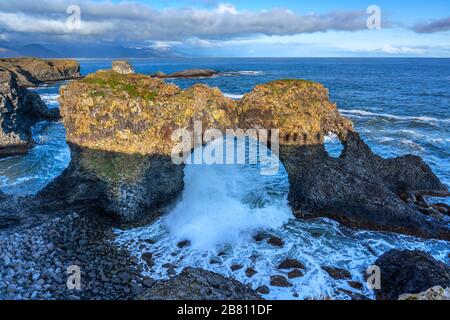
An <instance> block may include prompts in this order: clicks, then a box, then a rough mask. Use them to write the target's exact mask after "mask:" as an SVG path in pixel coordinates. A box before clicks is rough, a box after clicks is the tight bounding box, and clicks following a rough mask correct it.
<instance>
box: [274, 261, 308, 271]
mask: <svg viewBox="0 0 450 320" xmlns="http://www.w3.org/2000/svg"><path fill="white" fill-rule="evenodd" d="M294 268H300V269H305V266H304V265H303V263H301V262H300V261H298V260H297V259H286V260H284V261H283V262H281V263H280V264H279V265H278V269H294Z"/></svg>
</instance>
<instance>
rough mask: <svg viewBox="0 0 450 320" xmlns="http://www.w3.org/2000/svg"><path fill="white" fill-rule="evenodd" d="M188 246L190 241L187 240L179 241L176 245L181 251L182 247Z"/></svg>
mask: <svg viewBox="0 0 450 320" xmlns="http://www.w3.org/2000/svg"><path fill="white" fill-rule="evenodd" d="M190 245H191V241H189V240H183V241H180V242H178V243H177V247H178V248H180V249H182V248H184V247H188V246H190Z"/></svg>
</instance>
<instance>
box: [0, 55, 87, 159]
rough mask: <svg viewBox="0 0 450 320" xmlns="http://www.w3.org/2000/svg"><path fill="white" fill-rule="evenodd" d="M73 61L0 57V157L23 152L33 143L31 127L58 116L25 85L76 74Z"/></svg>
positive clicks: (76, 69) (74, 76) (77, 69)
mask: <svg viewBox="0 0 450 320" xmlns="http://www.w3.org/2000/svg"><path fill="white" fill-rule="evenodd" d="M79 72H80V66H79V64H78V63H77V62H76V61H63V60H55V61H52V60H42V59H32V58H20V59H19V58H18V59H0V157H8V156H14V155H19V154H26V153H27V152H28V150H29V149H30V148H32V147H33V144H34V142H33V140H32V138H31V127H32V126H33V125H35V124H36V123H37V122H40V121H57V120H59V119H60V114H59V110H58V109H49V108H48V107H47V106H46V105H45V103H44V102H43V101H42V100H41V98H40V96H39V95H38V94H37V93H35V92H32V91H30V90H28V89H27V88H26V87H30V86H38V85H40V84H42V83H44V82H48V81H59V80H68V79H74V78H78V77H80V73H79Z"/></svg>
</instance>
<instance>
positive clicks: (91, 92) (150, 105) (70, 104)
mask: <svg viewBox="0 0 450 320" xmlns="http://www.w3.org/2000/svg"><path fill="white" fill-rule="evenodd" d="M60 102H61V113H62V115H63V119H64V124H65V127H66V129H67V141H68V143H69V145H70V146H71V151H72V158H73V159H72V163H71V165H70V167H69V169H68V170H66V172H65V173H64V174H63V177H61V178H60V179H59V182H60V181H62V180H64V181H68V182H64V183H61V184H60V186H61V188H64V186H67V185H71V187H70V188H69V189H67V188H65V189H67V192H68V193H69V194H70V195H69V196H68V198H69V199H71V201H72V202H76V201H84V202H89V201H92V199H93V198H96V199H99V201H97V203H99V204H100V205H101V206H102V208H103V209H105V210H106V211H110V212H113V213H115V214H117V215H118V216H119V217H120V218H121V219H122V220H124V221H132V220H136V219H139V218H140V217H143V216H144V215H146V214H148V213H149V212H152V211H155V210H158V209H161V208H163V207H164V206H166V205H167V204H169V203H170V202H171V201H172V200H173V199H175V198H176V197H177V196H178V195H179V194H180V193H181V191H182V189H183V166H181V165H176V164H174V163H173V162H172V159H171V152H172V147H173V146H174V142H173V141H172V139H171V135H172V132H173V131H174V130H176V129H178V128H187V129H193V120H194V119H195V120H198V121H201V122H202V123H203V124H204V128H208V127H209V128H223V129H225V128H226V127H230V126H231V127H234V125H235V121H236V118H235V116H233V115H228V114H227V112H228V111H229V110H232V109H233V108H235V107H234V104H233V101H232V100H231V99H228V98H225V97H224V96H223V95H222V94H221V93H220V91H219V90H218V89H211V88H208V87H206V86H202V85H196V86H194V87H192V88H189V89H188V90H184V91H183V90H180V89H179V88H178V87H176V86H174V85H170V84H166V83H164V82H163V81H162V80H160V79H155V78H151V77H149V76H144V75H138V74H130V75H122V74H119V73H116V72H112V71H103V72H97V73H96V74H93V75H90V76H88V77H86V78H85V79H83V80H82V81H77V82H73V83H71V84H69V85H67V86H65V87H63V88H62V89H61V98H60ZM57 183H58V181H57ZM71 189H72V190H71ZM94 191H95V192H94ZM78 199H81V200H78Z"/></svg>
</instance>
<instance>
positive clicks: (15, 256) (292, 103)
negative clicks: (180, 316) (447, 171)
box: [0, 59, 450, 300]
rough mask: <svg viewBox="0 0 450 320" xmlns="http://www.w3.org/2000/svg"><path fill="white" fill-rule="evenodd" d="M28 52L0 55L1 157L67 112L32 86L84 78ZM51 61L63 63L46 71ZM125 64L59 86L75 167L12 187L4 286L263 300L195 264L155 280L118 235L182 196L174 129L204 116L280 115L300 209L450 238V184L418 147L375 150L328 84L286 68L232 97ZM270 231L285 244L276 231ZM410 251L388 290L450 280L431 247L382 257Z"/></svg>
mask: <svg viewBox="0 0 450 320" xmlns="http://www.w3.org/2000/svg"><path fill="white" fill-rule="evenodd" d="M17 63H18V62H17V61H16V60H14V61H13V60H11V61H10V62H8V63H6V62H5V60H0V76H1V78H0V80H1V81H0V84H1V87H0V89H1V91H0V98H1V99H0V103H1V104H0V111H1V112H2V113H1V118H0V119H1V121H2V128H3V131H0V144H1V146H0V156H2V155H6V156H7V155H13V154H18V153H25V152H26V151H27V150H28V149H29V148H30V147H31V146H32V141H31V135H30V133H29V130H30V127H31V125H33V124H34V123H36V122H38V121H41V120H57V119H59V113H58V114H56V111H51V110H49V109H48V108H47V107H46V106H45V104H43V102H42V101H41V100H40V98H39V97H38V96H37V95H36V94H35V93H32V92H30V91H29V90H27V89H26V88H23V85H30V84H31V85H38V84H40V83H42V81H53V80H61V79H62V78H65V79H73V78H78V77H79V66H78V67H77V66H74V65H73V63H72V62H70V63H67V65H66V64H65V63H66V62H58V63H57V62H54V61H53V62H50V61H47V62H40V61H36V59H33V60H30V61H29V60H26V61H25V63H24V65H26V66H28V68H29V69H28V70H31V71H32V72H31V71H27V72H24V71H23V70H24V69H25V68H24V67H20V68H19V67H18V64H17ZM29 64H31V65H32V66H33V67H29ZM43 64H44V67H41V66H42V65H43ZM12 66H14V67H12ZM48 66H51V67H52V68H54V69H52V71H48V70H47V68H48ZM6 67H8V68H9V69H6ZM113 69H114V70H115V71H99V72H97V73H95V74H92V75H89V76H87V77H86V78H84V79H82V80H79V81H74V82H71V83H70V84H68V85H66V86H64V87H62V88H61V98H60V102H61V114H62V116H63V122H64V125H65V128H66V130H67V141H68V144H69V146H70V149H71V156H72V158H71V163H70V165H69V167H68V168H67V169H66V170H65V171H64V173H63V174H62V175H61V176H60V177H58V178H56V179H55V181H54V182H52V183H50V185H48V186H47V187H46V188H45V189H44V190H42V191H41V192H40V193H39V194H38V195H37V196H30V197H24V198H15V197H12V196H8V195H4V194H2V193H1V192H0V298H1V299H70V300H76V299H260V298H261V295H262V296H263V295H264V293H266V292H268V288H267V287H258V288H255V289H252V288H251V287H249V286H246V285H243V284H241V283H239V282H237V281H236V280H233V279H231V278H226V277H223V276H221V275H218V274H215V273H212V272H209V271H205V270H201V269H194V268H187V269H185V270H184V271H182V272H181V273H180V274H179V275H176V274H172V275H171V277H170V279H169V280H166V281H154V280H153V279H151V278H148V277H143V276H142V268H143V267H144V266H143V265H142V264H141V262H139V261H138V260H137V259H136V258H134V257H132V255H131V254H130V253H129V252H128V251H126V250H125V249H121V248H118V247H117V246H116V245H115V244H114V243H113V239H114V234H113V228H115V227H118V226H120V227H124V226H125V225H130V224H133V223H139V222H140V221H146V222H151V221H153V220H154V219H156V218H157V217H159V216H161V215H162V214H163V213H164V212H165V210H166V208H167V207H168V206H170V205H171V204H173V203H174V202H175V201H176V200H177V198H178V197H179V196H180V194H181V192H182V191H183V188H184V182H183V177H184V172H183V166H182V165H176V164H174V163H173V162H172V161H171V159H170V152H171V150H172V147H173V141H172V140H171V133H172V131H173V130H174V129H176V128H179V127H187V128H192V125H193V121H194V120H200V121H202V122H203V124H204V127H205V128H207V127H212V128H217V129H219V130H225V129H227V128H233V129H235V128H240V127H242V128H254V127H258V128H273V127H275V128H279V129H280V131H281V140H280V143H281V145H280V159H281V161H282V162H283V164H284V165H285V167H286V170H287V173H288V175H289V182H290V191H289V201H290V205H291V207H292V209H293V212H294V214H295V216H296V217H297V218H305V219H310V218H318V217H328V218H332V219H334V220H337V221H339V222H340V223H342V224H343V225H346V226H349V227H357V228H361V229H369V230H381V231H389V232H398V233H403V234H408V235H414V236H418V237H422V238H427V239H428V238H432V239H443V240H447V241H448V240H450V230H449V228H448V225H447V223H446V222H445V221H446V220H445V216H448V215H449V214H450V212H449V210H448V209H449V208H448V207H446V206H445V205H443V204H442V205H431V204H429V203H427V200H426V196H427V195H433V196H448V195H449V191H448V189H447V187H446V186H445V185H443V184H442V183H441V182H440V181H439V179H438V178H437V177H436V176H435V175H434V173H433V172H432V171H431V169H430V168H429V166H428V165H427V164H425V162H424V161H423V160H422V159H421V158H419V157H415V156H404V157H399V158H394V159H382V158H381V157H379V156H377V155H375V154H374V153H373V152H372V150H370V148H369V147H368V146H367V145H366V144H365V143H364V141H363V140H362V139H361V138H360V137H359V134H358V133H357V132H356V131H355V130H354V129H353V125H352V123H351V121H350V120H348V119H346V118H344V117H343V116H341V115H340V114H339V112H338V111H337V109H336V105H335V104H333V103H331V102H330V101H329V98H328V91H327V89H326V88H324V87H323V86H322V85H321V84H318V83H313V82H309V81H303V80H280V81H274V82H270V83H267V84H263V85H259V86H257V87H256V88H255V89H254V90H253V91H252V92H250V93H248V94H247V95H245V96H244V97H243V99H242V100H240V101H234V100H231V99H229V98H226V97H225V96H224V95H223V94H222V93H221V92H220V90H218V89H217V88H209V87H207V86H204V85H195V86H193V87H191V88H189V89H186V90H181V89H180V88H178V87H176V86H175V85H173V84H167V83H165V82H164V81H163V80H161V79H157V78H155V77H151V76H145V75H139V74H134V71H133V68H132V67H131V66H130V65H129V64H127V63H124V62H120V61H117V62H115V64H114V68H113ZM37 70H38V71H37ZM29 74H32V76H30V75H29ZM188 74H191V73H188ZM182 75H184V76H185V75H186V73H184V74H183V73H182ZM52 79H53V80H52ZM5 127H6V128H7V130H5V129H4V128H5ZM329 132H333V133H335V134H336V135H338V137H339V139H340V140H341V142H342V143H343V145H344V151H343V153H342V155H341V156H340V157H339V158H332V157H330V156H329V155H328V154H327V152H326V151H325V149H324V145H323V144H324V136H326V135H327V134H328V133H329ZM255 237H258V235H255ZM267 243H269V244H271V245H273V246H277V247H283V245H284V242H283V239H279V238H276V237H274V236H272V237H268V239H267ZM184 245H186V244H184ZM417 257H419V258H420V259H418V258H417ZM148 258H149V259H147V260H149V261H151V256H149V257H148ZM404 261H408V265H409V267H408V270H410V271H411V270H412V271H411V272H410V273H407V275H405V277H406V278H407V279H406V280H408V281H410V283H409V284H406V285H405V283H395V282H394V281H391V282H392V283H393V284H392V286H394V288H392V290H391V291H389V292H386V293H384V292H377V298H378V299H398V297H399V296H400V295H401V294H405V293H409V294H418V293H420V292H424V291H426V290H428V289H429V288H432V287H435V286H438V285H440V286H442V287H443V288H444V289H445V288H446V287H448V286H450V283H449V281H450V280H449V279H450V273H449V271H448V268H449V267H448V266H446V265H444V264H442V263H440V262H437V261H435V260H434V259H432V258H430V257H429V256H427V255H426V254H425V253H420V252H414V253H409V252H406V251H405V252H394V253H392V252H388V253H386V254H385V255H383V256H382V257H380V259H379V260H377V262H376V264H377V265H380V267H381V268H382V269H383V268H384V270H385V271H384V272H386V274H387V273H389V272H390V271H389V270H391V271H392V270H393V271H392V272H393V273H394V274H395V273H396V272H397V271H396V270H394V269H395V268H400V266H398V265H397V263H399V262H404ZM418 261H419V262H418ZM424 261H425V262H424ZM72 265H76V266H78V267H80V269H81V279H82V282H81V283H82V290H80V291H77V290H75V291H73V290H68V289H67V285H66V281H67V277H68V275H67V272H66V271H67V268H68V267H69V266H72ZM242 267H243V266H238V265H236V266H234V268H236V270H239V269H241V268H242ZM322 268H323V270H325V271H326V272H327V273H328V274H329V275H330V277H332V278H333V279H340V280H342V279H344V280H348V281H349V282H352V281H351V280H352V279H351V276H350V277H349V273H348V271H347V270H345V269H342V268H336V267H333V266H323V267H322ZM392 268H394V269H392ZM279 269H280V270H289V274H288V278H286V277H285V276H284V275H274V276H273V278H271V285H272V286H276V287H289V285H290V283H289V279H293V278H295V277H301V276H303V271H302V270H304V266H303V264H302V263H301V262H300V261H298V260H295V259H290V260H289V259H288V260H286V261H283V262H282V263H281V264H280V265H279ZM386 270H387V271H386ZM428 270H434V271H436V270H438V271H436V272H434V271H433V277H432V279H431V280H429V281H428V280H427V281H424V280H423V279H414V277H417V275H418V274H426V273H427V272H428ZM439 270H441V271H442V270H444V271H443V272H440V271H439ZM247 271H248V270H247ZM249 272H250V273H251V272H252V271H251V270H250V271H249ZM253 272H255V270H253ZM411 279H412V280H411ZM416 280H417V281H416ZM349 285H351V286H352V285H353V286H355V287H360V285H362V284H360V283H356V282H354V281H353V283H352V284H350V283H349ZM388 287H389V286H388V285H386V288H388ZM436 290H437V289H436ZM343 292H344V293H345V294H347V295H349V297H350V298H352V299H365V297H364V296H362V295H358V294H356V293H354V292H351V291H348V290H347V292H345V289H344V291H343ZM260 294H261V295H260ZM430 294H431V293H428V295H430Z"/></svg>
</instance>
